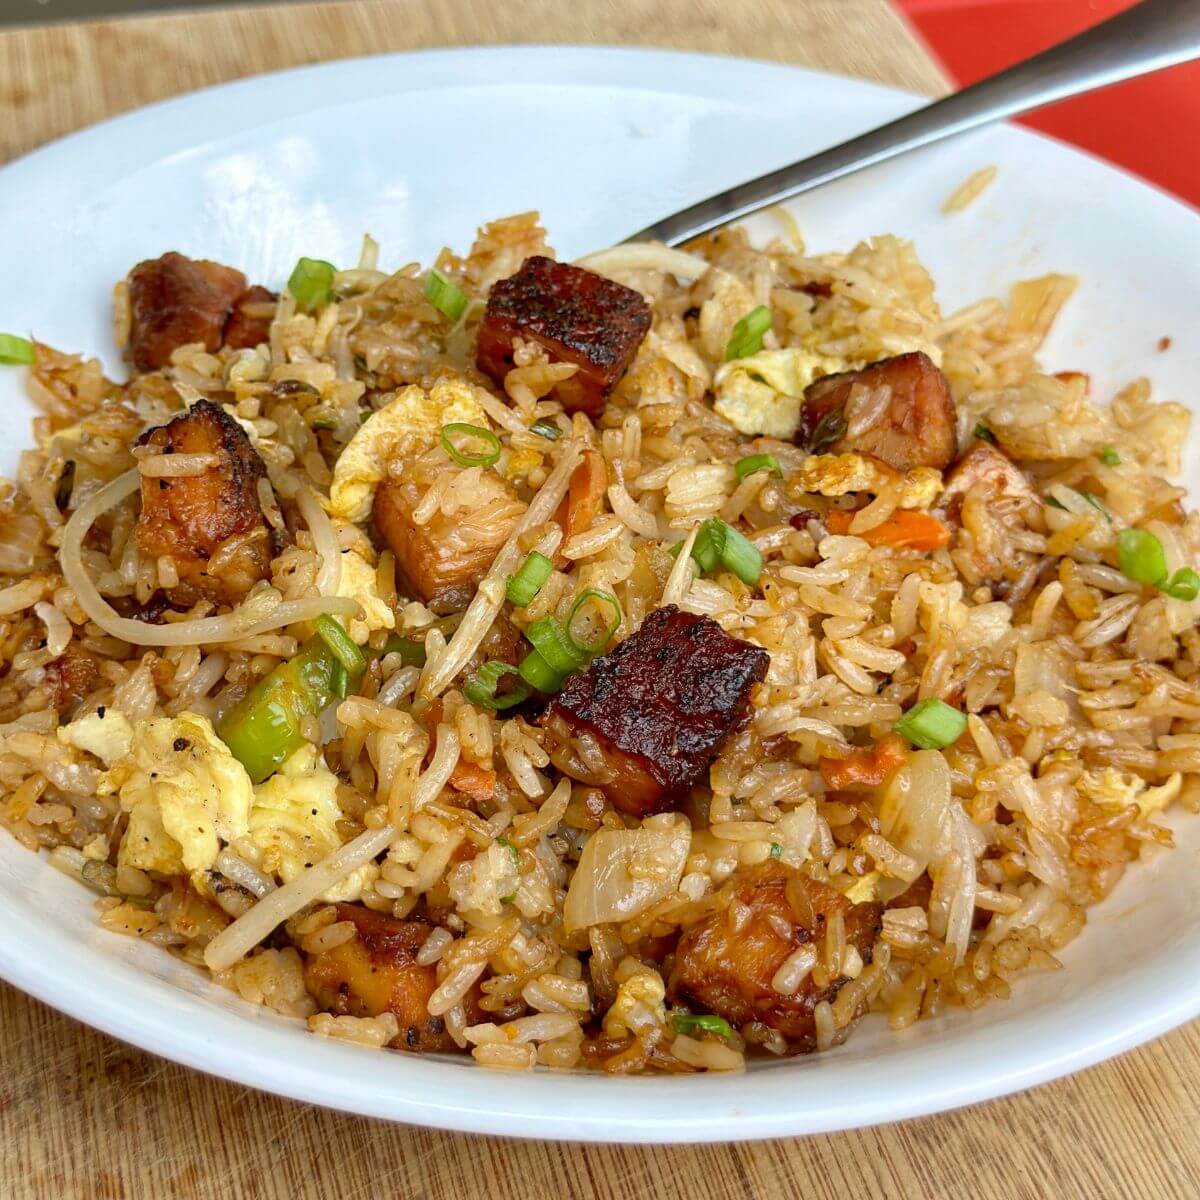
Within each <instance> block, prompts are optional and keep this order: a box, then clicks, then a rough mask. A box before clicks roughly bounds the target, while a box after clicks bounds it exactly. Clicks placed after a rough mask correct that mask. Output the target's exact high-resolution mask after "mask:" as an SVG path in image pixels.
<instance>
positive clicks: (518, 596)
mask: <svg viewBox="0 0 1200 1200" xmlns="http://www.w3.org/2000/svg"><path fill="white" fill-rule="evenodd" d="M553 573H554V564H553V563H552V562H551V561H550V560H549V559H548V558H547V557H546V556H545V555H544V554H539V553H538V552H537V551H536V550H531V551H530V552H529V555H528V557H527V558H526V559H525V561H524V562H523V563H522V564H521V569H520V570H519V571H518V572H517V573H516V574H515V575H510V576H509V577H508V587H506V588H505V589H504V594H505V595H506V596H507V597H508V599H509V601H510V603H512V604H515V605H517V607H518V608H524V607H525V606H526V605H527V604H528V603H529V602H530V601H531V600H532V599H533V598H534V596H536V595H537V594H538V592H540V591H541V590H542V585H543V584H544V583H545V582H546V580H547V579H549V578H550V576H551V575H552V574H553Z"/></svg>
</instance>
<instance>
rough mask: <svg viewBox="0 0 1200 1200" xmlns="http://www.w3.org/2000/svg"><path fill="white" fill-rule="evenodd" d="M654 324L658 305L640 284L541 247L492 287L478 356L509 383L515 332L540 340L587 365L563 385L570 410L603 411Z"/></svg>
mask: <svg viewBox="0 0 1200 1200" xmlns="http://www.w3.org/2000/svg"><path fill="white" fill-rule="evenodd" d="M649 328H650V306H649V305H648V304H647V303H646V301H645V300H644V299H643V298H642V296H641V295H640V294H639V293H638V292H635V291H634V290H633V289H632V288H627V287H625V286H624V285H622V284H619V283H614V282H613V281H612V280H611V279H605V278H604V276H603V275H597V274H596V273H595V272H594V271H586V270H584V269H583V268H582V267H573V266H571V264H570V263H560V262H555V261H554V260H553V259H551V258H543V257H542V256H541V255H535V256H534V257H532V258H527V259H526V260H525V262H524V263H523V264H522V266H521V269H520V270H519V271H518V272H517V273H516V274H515V275H512V276H510V277H509V278H508V279H502V280H500V282H499V283H497V284H495V285H494V286H493V287H492V290H491V294H490V295H489V296H488V302H487V312H486V313H485V314H484V318H483V323H482V325H481V326H480V328H479V347H478V351H477V354H476V359H475V361H476V365H477V366H478V367H479V369H480V370H481V371H482V372H483V373H484V374H485V375H490V376H491V377H492V378H493V379H494V380H495V381H496V382H497V383H501V384H502V383H503V382H504V377H505V376H506V375H507V374H508V373H509V371H511V370H512V367H513V344H514V341H515V339H517V338H523V339H525V340H526V341H532V342H536V343H537V344H538V345H539V346H541V347H542V348H543V349H544V350H545V351H546V353H547V354H548V355H549V357H550V361H551V362H566V363H574V364H575V365H576V366H577V367H578V368H579V370H578V371H576V372H575V374H574V375H572V376H571V378H570V379H565V380H563V381H561V382H560V383H559V384H558V385H557V387H555V389H554V392H553V393H552V394H553V396H554V398H555V399H556V400H558V401H559V402H560V403H561V404H562V406H563V408H564V409H565V410H566V411H567V412H586V413H588V414H590V415H591V416H596V415H597V414H598V413H600V411H601V410H602V409H603V408H604V405H605V402H606V401H607V400H608V397H609V395H610V393H611V392H612V390H613V388H614V387H616V385H617V383H618V381H619V380H620V378H621V376H622V375H624V374H625V372H626V371H627V370H628V369H629V365H630V363H632V362H633V359H634V355H636V354H637V349H638V346H640V345H641V343H642V339H643V338H644V337H645V336H646V333H647V331H648V330H649Z"/></svg>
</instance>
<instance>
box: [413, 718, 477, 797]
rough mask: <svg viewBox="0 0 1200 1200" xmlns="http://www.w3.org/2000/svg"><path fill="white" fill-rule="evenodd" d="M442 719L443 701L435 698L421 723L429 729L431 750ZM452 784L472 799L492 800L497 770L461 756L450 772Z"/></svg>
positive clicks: (455, 788) (456, 789)
mask: <svg viewBox="0 0 1200 1200" xmlns="http://www.w3.org/2000/svg"><path fill="white" fill-rule="evenodd" d="M441 719H442V702H441V701H440V700H435V701H434V702H433V703H432V704H431V705H430V706H429V708H427V709H426V710H425V715H424V716H423V717H422V718H421V723H422V724H423V725H424V726H425V728H426V729H427V730H428V731H429V737H430V750H431V751H432V749H433V745H432V739H433V738H434V737H435V736H436V734H437V727H438V725H439V723H440V722H441ZM450 786H451V787H452V788H454V790H455V791H456V792H462V793H463V794H464V795H466V796H470V797H471V799H472V800H481V801H482V800H491V799H492V796H493V794H494V793H495V791H496V772H495V771H492V770H489V769H488V768H487V767H481V766H479V765H478V763H473V762H468V761H467V760H466V759H465V758H460V759H459V760H458V762H457V763H456V764H455V766H454V770H453V771H451V772H450Z"/></svg>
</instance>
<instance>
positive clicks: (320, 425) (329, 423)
mask: <svg viewBox="0 0 1200 1200" xmlns="http://www.w3.org/2000/svg"><path fill="white" fill-rule="evenodd" d="M337 427H338V423H337V421H335V420H334V418H333V417H317V419H316V420H315V421H313V422H312V428H313V429H327V430H328V429H336V428H337Z"/></svg>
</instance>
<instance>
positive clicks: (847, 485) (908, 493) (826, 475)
mask: <svg viewBox="0 0 1200 1200" xmlns="http://www.w3.org/2000/svg"><path fill="white" fill-rule="evenodd" d="M799 480H800V486H801V487H802V488H803V489H804V490H805V491H806V492H816V493H817V494H818V495H820V496H845V495H846V494H847V493H849V492H876V493H878V492H879V491H880V490H882V489H883V488H884V487H885V486H888V485H893V486H894V485H896V484H897V483H898V484H899V494H898V499H897V505H898V507H900V508H928V507H929V506H930V505H931V504H932V503H933V502H934V500H936V499H937V497H938V496H939V494H940V493H941V490H942V486H943V485H942V473H941V472H940V471H938V470H935V469H934V468H933V467H913V468H912V470H910V471H906V472H905V473H904V474H903V475H901V474H900V473H899V472H897V471H894V470H892V468H891V467H889V466H887V465H886V464H885V463H881V462H877V461H876V460H875V459H873V458H871V457H869V456H868V455H865V454H810V455H809V456H808V458H806V459H805V460H804V461H803V462H802V463H801V464H800V472H799Z"/></svg>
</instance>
